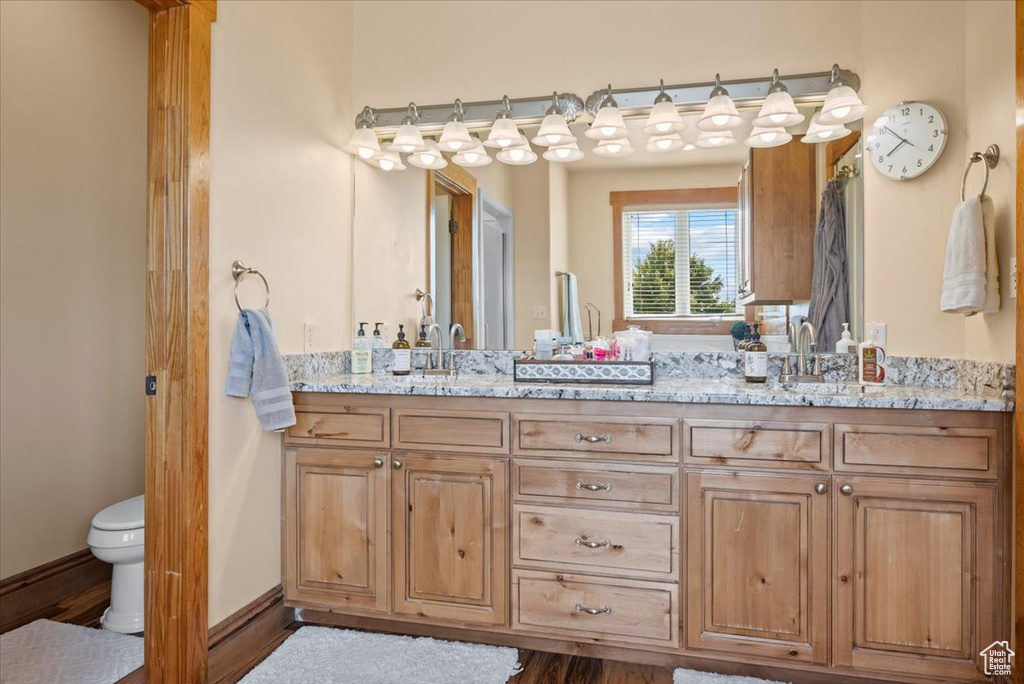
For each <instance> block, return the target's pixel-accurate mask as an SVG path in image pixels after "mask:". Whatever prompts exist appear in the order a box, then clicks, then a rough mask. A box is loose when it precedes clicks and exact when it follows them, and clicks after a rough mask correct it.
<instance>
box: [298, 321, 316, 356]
mask: <svg viewBox="0 0 1024 684" xmlns="http://www.w3.org/2000/svg"><path fill="white" fill-rule="evenodd" d="M302 331H303V336H302V350H303V351H304V352H306V353H307V354H309V353H310V352H314V351H316V349H317V347H318V346H320V339H319V337H320V331H319V330H318V329H317V325H316V323H306V325H305V326H303V328H302Z"/></svg>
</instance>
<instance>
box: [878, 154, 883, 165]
mask: <svg viewBox="0 0 1024 684" xmlns="http://www.w3.org/2000/svg"><path fill="white" fill-rule="evenodd" d="M884 161H885V157H884V156H882V155H878V163H879V164H881V163H882V162H884Z"/></svg>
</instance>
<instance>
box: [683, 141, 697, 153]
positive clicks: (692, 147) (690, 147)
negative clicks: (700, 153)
mask: <svg viewBox="0 0 1024 684" xmlns="http://www.w3.org/2000/svg"><path fill="white" fill-rule="evenodd" d="M695 149H697V146H696V145H694V144H693V143H686V144H685V145H683V152H689V151H690V150H695Z"/></svg>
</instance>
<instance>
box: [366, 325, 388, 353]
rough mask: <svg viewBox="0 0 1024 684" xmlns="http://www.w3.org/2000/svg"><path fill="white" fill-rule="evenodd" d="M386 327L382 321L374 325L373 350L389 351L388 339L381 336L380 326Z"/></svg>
mask: <svg viewBox="0 0 1024 684" xmlns="http://www.w3.org/2000/svg"><path fill="white" fill-rule="evenodd" d="M382 325H384V323H383V322H382V321H377V322H376V323H374V324H373V342H372V343H371V344H370V346H371V347H372V348H373V349H387V348H388V338H387V336H386V335H383V334H381V329H380V326H382Z"/></svg>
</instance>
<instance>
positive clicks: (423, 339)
mask: <svg viewBox="0 0 1024 684" xmlns="http://www.w3.org/2000/svg"><path fill="white" fill-rule="evenodd" d="M416 348H417V349H430V340H428V339H427V326H425V325H420V338H419V339H418V340H416Z"/></svg>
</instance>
